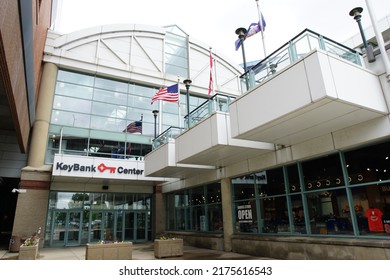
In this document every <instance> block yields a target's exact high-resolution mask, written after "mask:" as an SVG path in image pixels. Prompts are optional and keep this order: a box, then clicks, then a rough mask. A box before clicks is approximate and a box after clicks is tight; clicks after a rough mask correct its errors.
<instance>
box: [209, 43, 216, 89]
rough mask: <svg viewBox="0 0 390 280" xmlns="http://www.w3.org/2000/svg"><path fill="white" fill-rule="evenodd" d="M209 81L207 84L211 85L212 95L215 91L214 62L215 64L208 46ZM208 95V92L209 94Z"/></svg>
mask: <svg viewBox="0 0 390 280" xmlns="http://www.w3.org/2000/svg"><path fill="white" fill-rule="evenodd" d="M209 55H210V59H211V60H210V79H211V80H210V81H209V83H210V82H211V83H210V84H209V86H210V87H211V95H212V96H213V95H214V94H215V91H214V77H215V75H214V73H215V72H214V66H215V65H214V64H215V60H214V56H213V52H212V48H211V47H210V54H209ZM209 95H210V94H209Z"/></svg>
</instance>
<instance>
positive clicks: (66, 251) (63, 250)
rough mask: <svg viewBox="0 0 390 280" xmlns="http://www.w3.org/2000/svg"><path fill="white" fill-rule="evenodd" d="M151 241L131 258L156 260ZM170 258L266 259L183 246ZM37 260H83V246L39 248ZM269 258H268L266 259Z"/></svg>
mask: <svg viewBox="0 0 390 280" xmlns="http://www.w3.org/2000/svg"><path fill="white" fill-rule="evenodd" d="M18 256H19V253H11V252H9V251H8V250H0V260H18ZM156 259H157V258H155V257H154V247H153V242H150V243H141V244H133V260H156ZM166 259H170V260H266V259H268V258H264V257H257V256H250V255H244V254H238V253H233V252H224V251H217V250H210V249H204V248H197V247H193V246H184V247H183V256H181V257H172V258H166ZM38 260H85V246H78V247H57V248H52V247H51V248H40V249H39V255H38ZM268 260H269V259H268Z"/></svg>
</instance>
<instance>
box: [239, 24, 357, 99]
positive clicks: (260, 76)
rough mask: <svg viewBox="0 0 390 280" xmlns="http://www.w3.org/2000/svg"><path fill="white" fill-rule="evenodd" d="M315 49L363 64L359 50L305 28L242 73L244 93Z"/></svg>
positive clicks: (242, 89)
mask: <svg viewBox="0 0 390 280" xmlns="http://www.w3.org/2000/svg"><path fill="white" fill-rule="evenodd" d="M314 49H320V50H324V51H326V52H329V53H332V54H334V55H336V56H338V57H341V58H343V59H346V60H348V61H350V62H352V63H355V64H357V65H362V60H361V54H360V53H359V52H357V51H355V50H353V49H350V48H348V47H346V46H344V45H342V44H340V43H337V42H336V41H333V40H331V39H329V38H327V37H324V36H322V35H320V34H318V33H316V32H314V31H311V30H309V29H305V30H303V31H302V32H301V33H299V34H298V35H297V36H295V37H294V38H293V39H291V40H290V41H289V42H287V43H286V44H284V45H283V46H281V47H280V48H279V49H277V50H276V51H274V52H273V53H272V54H270V55H268V56H267V57H266V58H265V59H263V60H261V61H260V62H259V63H257V64H256V65H254V66H253V67H251V68H250V69H249V70H248V71H246V72H245V73H244V74H243V75H241V77H240V78H241V91H242V93H243V94H244V93H246V92H247V91H248V90H250V89H252V88H254V87H255V86H257V85H258V84H260V83H262V82H263V81H265V80H266V79H268V78H269V77H271V76H272V75H273V74H275V73H276V72H277V71H280V70H282V69H284V68H285V67H287V66H288V65H290V64H292V63H294V62H295V61H297V60H298V59H300V58H302V57H304V56H305V55H306V54H307V53H309V52H310V51H312V50H314Z"/></svg>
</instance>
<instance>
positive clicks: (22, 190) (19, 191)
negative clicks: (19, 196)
mask: <svg viewBox="0 0 390 280" xmlns="http://www.w3.org/2000/svg"><path fill="white" fill-rule="evenodd" d="M12 192H13V193H16V192H17V193H26V192H27V190H26V189H12Z"/></svg>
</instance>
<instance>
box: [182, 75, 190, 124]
mask: <svg viewBox="0 0 390 280" xmlns="http://www.w3.org/2000/svg"><path fill="white" fill-rule="evenodd" d="M183 83H184V84H185V86H186V90H187V91H186V97H187V128H188V129H189V128H190V93H189V89H190V85H191V83H192V81H191V80H190V79H185V80H184V81H183Z"/></svg>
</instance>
